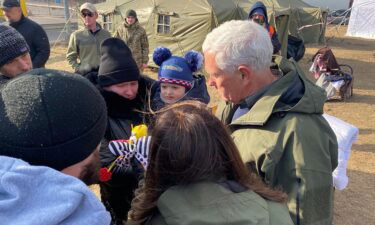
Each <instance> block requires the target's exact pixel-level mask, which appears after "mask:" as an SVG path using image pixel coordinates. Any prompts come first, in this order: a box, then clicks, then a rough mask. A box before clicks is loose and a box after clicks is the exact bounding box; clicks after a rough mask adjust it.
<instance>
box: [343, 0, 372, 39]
mask: <svg viewBox="0 0 375 225" xmlns="http://www.w3.org/2000/svg"><path fill="white" fill-rule="evenodd" d="M346 35H347V36H352V37H361V38H369V39H375V0H355V1H354V3H353V6H352V12H351V15H350V19H349V26H348V30H347V32H346Z"/></svg>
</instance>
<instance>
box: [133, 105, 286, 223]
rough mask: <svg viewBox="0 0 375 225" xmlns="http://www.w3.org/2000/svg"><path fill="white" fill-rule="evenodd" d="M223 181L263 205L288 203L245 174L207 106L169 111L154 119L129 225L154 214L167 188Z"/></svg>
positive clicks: (164, 111) (181, 107)
mask: <svg viewBox="0 0 375 225" xmlns="http://www.w3.org/2000/svg"><path fill="white" fill-rule="evenodd" d="M221 178H224V179H227V180H234V181H236V182H237V183H239V184H241V185H243V186H244V187H246V188H248V189H250V190H252V191H254V192H256V193H258V194H259V195H260V196H262V197H263V198H265V199H268V200H272V201H276V202H283V201H285V200H286V195H285V194H284V193H282V192H280V191H275V190H272V189H270V188H269V187H267V186H266V185H265V184H264V183H263V182H262V181H261V180H260V179H259V178H258V177H257V176H256V175H255V173H252V172H250V171H249V170H248V169H247V167H246V166H245V164H244V163H243V161H242V159H241V156H240V154H239V152H238V150H237V147H236V145H235V144H234V142H233V140H232V138H231V136H230V134H229V132H228V131H227V129H226V128H225V126H224V125H223V124H222V123H221V122H220V121H219V120H218V119H217V118H216V117H215V116H214V115H212V114H211V112H210V111H208V110H207V107H206V105H204V104H202V103H200V102H197V101H183V102H181V103H177V104H174V105H172V106H169V107H167V108H165V109H163V110H162V111H161V112H160V113H159V114H158V115H157V118H156V122H155V124H154V128H153V131H152V142H151V147H150V154H149V167H148V169H147V172H146V177H145V183H144V184H143V185H141V187H140V188H138V190H137V191H136V197H135V198H134V199H133V202H132V209H131V211H130V214H129V216H130V220H131V223H129V224H142V223H144V221H146V220H148V219H150V218H151V217H152V216H153V215H154V214H155V213H157V207H156V202H157V200H158V198H159V197H160V195H161V194H162V193H163V192H164V191H166V190H167V189H168V188H170V187H172V186H175V185H185V184H191V183H195V182H199V181H214V182H215V181H218V180H219V179H221Z"/></svg>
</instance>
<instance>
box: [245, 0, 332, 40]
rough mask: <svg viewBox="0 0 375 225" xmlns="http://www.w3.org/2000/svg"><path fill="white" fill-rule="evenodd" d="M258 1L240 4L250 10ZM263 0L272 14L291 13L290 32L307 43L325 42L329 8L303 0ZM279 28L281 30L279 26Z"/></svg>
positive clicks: (248, 0) (247, 10) (247, 1)
mask: <svg viewBox="0 0 375 225" xmlns="http://www.w3.org/2000/svg"><path fill="white" fill-rule="evenodd" d="M257 1H258V0H240V1H239V4H240V7H241V8H242V9H244V11H246V12H249V11H250V8H251V6H253V5H254V3H255V2H257ZM262 2H263V3H264V5H265V6H266V7H267V10H268V13H269V14H270V15H271V16H272V15H273V14H274V13H276V15H278V14H280V13H282V14H283V15H285V14H288V15H289V17H290V19H289V27H288V32H289V34H291V35H293V36H296V37H299V38H301V39H302V40H304V42H305V43H324V42H325V27H326V18H327V13H328V11H327V10H325V9H322V8H317V7H313V6H310V5H308V4H307V3H305V2H303V1H301V0H263V1H262ZM286 11H287V12H288V13H286ZM271 19H272V18H271ZM277 30H278V32H279V27H277Z"/></svg>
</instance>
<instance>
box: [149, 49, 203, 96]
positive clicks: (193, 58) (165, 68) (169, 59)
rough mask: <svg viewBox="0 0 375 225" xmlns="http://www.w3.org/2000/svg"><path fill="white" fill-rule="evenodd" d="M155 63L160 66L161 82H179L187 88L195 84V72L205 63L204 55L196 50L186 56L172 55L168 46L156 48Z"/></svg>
mask: <svg viewBox="0 0 375 225" xmlns="http://www.w3.org/2000/svg"><path fill="white" fill-rule="evenodd" d="M153 60H154V62H155V64H157V65H158V66H160V68H159V73H158V78H159V81H160V82H163V83H171V84H177V85H180V86H183V87H185V88H186V89H187V90H188V89H190V88H191V87H192V86H193V73H194V72H196V71H197V70H199V69H200V68H201V67H202V64H203V56H202V54H201V53H199V52H196V51H189V52H187V53H186V55H185V58H182V57H178V56H172V53H171V52H170V50H169V49H168V48H162V47H161V48H156V49H155V51H154V54H153Z"/></svg>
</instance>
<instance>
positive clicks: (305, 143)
mask: <svg viewBox="0 0 375 225" xmlns="http://www.w3.org/2000/svg"><path fill="white" fill-rule="evenodd" d="M272 51H273V47H272V43H271V40H270V37H269V35H268V34H267V31H266V30H265V29H264V28H262V27H261V26H259V25H258V24H256V23H254V22H251V21H230V22H226V23H224V24H222V25H221V26H219V27H218V28H216V29H214V30H213V31H212V32H211V33H210V34H208V35H207V37H206V40H205V41H204V43H203V52H204V55H205V69H206V71H207V73H208V74H209V76H210V78H209V81H208V82H209V85H210V86H213V87H215V88H216V89H217V90H218V92H219V94H220V96H221V98H222V99H223V100H224V101H223V102H222V103H221V104H219V106H218V109H217V116H218V117H219V119H221V120H222V122H223V123H225V124H226V125H228V127H229V129H230V130H231V132H232V136H233V138H234V141H235V143H236V145H237V147H238V149H239V151H240V153H241V157H242V159H243V160H244V162H245V163H247V165H248V166H249V167H250V168H251V169H253V170H255V171H256V172H257V173H258V174H259V175H260V176H261V177H262V179H263V180H264V181H265V182H266V183H267V184H269V185H270V186H272V187H281V188H282V189H283V190H284V191H285V192H286V193H287V194H288V195H289V200H288V207H289V211H290V215H291V217H292V219H293V221H294V223H295V224H301V225H302V224H311V225H312V224H314V225H317V224H327V225H328V224H332V217H333V209H332V208H333V186H332V171H333V170H334V169H335V167H336V166H337V141H336V136H335V134H334V133H333V131H332V130H331V128H330V126H329V125H328V123H327V121H326V120H325V119H324V118H323V117H322V113H323V105H324V102H325V94H324V92H323V90H322V89H320V88H318V87H316V86H315V85H314V84H313V83H311V82H310V81H309V80H308V79H307V78H306V77H305V76H304V74H303V72H302V71H301V70H300V69H299V67H298V65H297V64H295V63H293V62H289V61H287V60H285V59H282V58H281V57H280V56H276V58H275V65H277V68H278V70H279V72H280V73H281V74H282V76H281V77H280V78H278V77H277V76H275V75H274V74H273V72H272V71H271V69H270V66H271V61H272Z"/></svg>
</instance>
